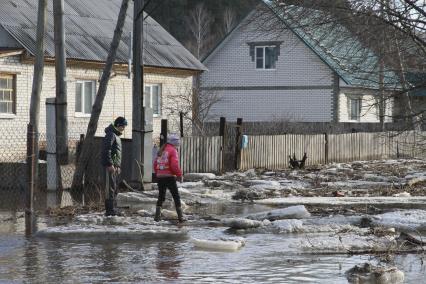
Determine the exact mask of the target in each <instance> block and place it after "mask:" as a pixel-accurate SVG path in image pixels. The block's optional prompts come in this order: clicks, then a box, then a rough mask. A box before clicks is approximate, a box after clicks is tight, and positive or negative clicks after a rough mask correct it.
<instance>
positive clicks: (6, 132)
mask: <svg viewBox="0 0 426 284" xmlns="http://www.w3.org/2000/svg"><path fill="white" fill-rule="evenodd" d="M81 135H82V134H81V133H69V134H68V144H67V145H68V159H67V160H66V161H65V162H63V163H61V165H60V166H58V167H54V166H53V165H54V164H55V163H52V162H55V161H56V156H55V155H54V154H55V147H53V148H52V145H55V140H54V139H55V138H54V137H53V136H52V135H47V134H46V133H39V135H38V137H37V138H38V143H39V162H38V175H37V176H38V186H37V187H36V188H35V191H34V198H33V204H34V209H35V210H37V211H45V210H46V209H48V208H56V207H66V206H78V205H92V206H93V205H95V206H98V205H101V204H103V198H104V192H103V185H102V183H103V177H102V168H101V166H100V148H101V147H100V142H101V140H102V138H96V139H95V145H94V146H93V147H92V148H93V149H92V150H91V154H92V155H91V159H90V161H89V165H88V167H87V170H86V174H85V176H84V179H83V185H84V186H83V187H82V188H79V189H78V190H71V185H72V181H73V177H74V173H75V169H76V164H77V160H78V157H79V151H80V149H81V141H80V140H81ZM59 139H60V138H59ZM52 143H53V144H52ZM49 145H50V146H49ZM0 149H1V151H0V194H1V195H0V210H23V209H24V208H25V201H26V192H27V189H28V168H27V161H26V160H27V132H26V129H3V133H2V136H1V138H0ZM52 149H53V151H52ZM48 161H49V163H48ZM55 183H57V185H58V186H57V187H53V188H55V190H51V189H52V184H55ZM49 185H50V188H49Z"/></svg>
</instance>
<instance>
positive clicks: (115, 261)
mask: <svg viewBox="0 0 426 284" xmlns="http://www.w3.org/2000/svg"><path fill="white" fill-rule="evenodd" d="M96 258H97V259H98V260H100V267H99V270H100V271H103V272H104V273H105V274H106V276H107V275H108V277H107V278H108V279H110V280H112V281H117V280H119V279H120V275H121V273H122V272H123V271H122V270H121V267H120V247H119V246H118V245H117V244H115V243H108V242H105V243H102V244H100V252H99V253H98V254H97V255H96Z"/></svg>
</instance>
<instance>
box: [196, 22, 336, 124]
mask: <svg viewBox="0 0 426 284" xmlns="http://www.w3.org/2000/svg"><path fill="white" fill-rule="evenodd" d="M255 18H256V16H255ZM271 19H274V21H275V18H274V17H273V16H271ZM276 25H279V24H278V23H277V24H276ZM276 27H277V26H276ZM261 41H282V44H281V47H280V55H279V57H278V61H277V62H276V69H275V70H256V69H255V62H254V61H252V57H251V56H250V47H249V45H248V44H247V42H261ZM204 64H205V65H206V66H207V68H208V69H209V71H207V72H205V73H203V75H202V76H201V86H202V88H206V87H207V88H209V87H221V88H223V87H244V88H246V89H249V88H250V87H254V86H256V87H259V86H264V87H269V88H268V89H271V87H272V89H273V87H274V86H281V87H283V86H284V87H295V86H297V87H298V90H273V91H270V90H257V91H255V90H250V91H244V90H239V91H226V90H225V91H222V93H223V102H222V103H220V104H217V106H216V107H215V108H214V114H216V115H224V116H226V117H234V116H240V117H243V118H244V119H245V120H247V119H248V120H250V121H262V120H264V119H266V118H268V119H269V118H270V117H271V116H277V117H282V115H283V114H285V115H286V116H289V117H296V116H293V113H295V112H296V113H297V117H298V119H297V120H298V121H331V120H332V88H331V86H332V83H333V82H332V78H333V76H332V71H331V69H330V68H329V67H328V66H327V65H326V64H325V63H323V62H322V61H321V59H320V58H319V57H318V56H317V55H316V54H315V53H314V52H313V51H312V50H311V49H309V48H308V47H307V46H306V45H305V44H304V43H303V42H302V41H301V40H300V39H299V38H298V37H297V36H295V35H294V34H293V33H292V32H290V31H288V30H284V31H283V32H281V33H280V34H276V33H274V34H273V33H271V32H269V33H268V32H262V31H259V25H258V24H257V23H256V21H251V20H249V24H246V23H243V24H242V25H241V26H240V27H239V28H238V29H236V30H235V31H234V32H233V34H231V35H230V36H229V37H228V39H227V40H226V41H225V42H224V43H223V44H222V46H221V47H219V48H218V49H217V50H216V51H215V52H214V53H212V54H211V56H210V57H209V58H207V60H206V61H205V62H204ZM310 86H317V87H318V86H323V87H324V88H323V89H320V90H318V89H316V90H310V89H309V87H310ZM300 87H306V89H305V90H300V89H299V88H300ZM257 89H259V88H257ZM311 99H312V100H311ZM225 102H226V103H225ZM248 109H250V111H248ZM234 114H238V115H234Z"/></svg>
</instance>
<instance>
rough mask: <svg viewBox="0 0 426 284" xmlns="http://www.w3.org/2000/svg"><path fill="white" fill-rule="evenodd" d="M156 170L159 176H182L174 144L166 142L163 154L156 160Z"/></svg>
mask: <svg viewBox="0 0 426 284" xmlns="http://www.w3.org/2000/svg"><path fill="white" fill-rule="evenodd" d="M154 172H155V174H156V175H157V177H158V178H162V177H171V176H176V177H181V176H182V171H181V169H180V167H179V157H178V153H177V151H176V148H175V147H174V146H173V145H171V144H166V147H165V148H164V151H163V154H162V155H161V156H158V157H157V158H156V159H155V160H154Z"/></svg>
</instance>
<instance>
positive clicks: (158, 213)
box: [154, 206, 161, 222]
mask: <svg viewBox="0 0 426 284" xmlns="http://www.w3.org/2000/svg"><path fill="white" fill-rule="evenodd" d="M160 220H161V206H157V208H155V217H154V221H155V222H159V221H160Z"/></svg>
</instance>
